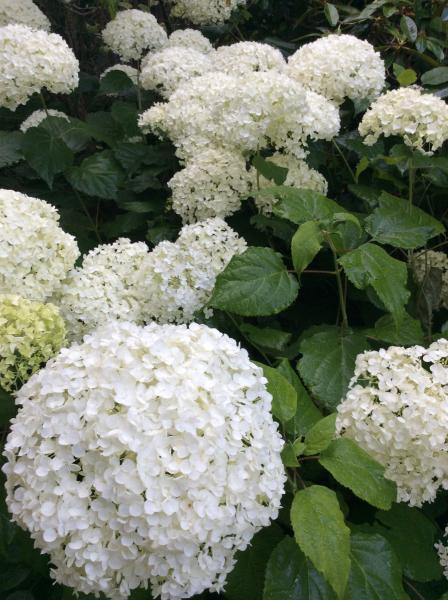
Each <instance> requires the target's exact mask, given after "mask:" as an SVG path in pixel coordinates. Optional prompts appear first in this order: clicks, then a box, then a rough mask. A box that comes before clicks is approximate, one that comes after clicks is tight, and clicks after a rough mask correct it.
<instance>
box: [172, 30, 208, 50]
mask: <svg viewBox="0 0 448 600" xmlns="http://www.w3.org/2000/svg"><path fill="white" fill-rule="evenodd" d="M174 46H177V47H181V48H191V49H192V50H197V51H198V52H203V53H204V54H209V53H210V52H213V46H212V45H211V43H210V40H209V39H208V38H206V37H205V35H203V34H202V33H201V32H200V31H198V30H197V29H176V31H173V33H172V34H171V35H170V36H169V38H168V41H167V43H166V44H165V46H164V48H172V47H174Z"/></svg>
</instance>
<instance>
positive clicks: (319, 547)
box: [291, 485, 359, 600]
mask: <svg viewBox="0 0 448 600" xmlns="http://www.w3.org/2000/svg"><path fill="white" fill-rule="evenodd" d="M291 523H292V527H293V530H294V535H295V538H296V541H297V543H298V545H299V547H300V549H301V550H302V552H303V553H304V554H305V556H307V557H308V558H309V559H310V560H311V562H312V563H313V565H314V567H316V569H317V570H318V571H320V572H321V573H323V575H324V577H325V579H326V580H327V581H328V583H329V584H330V585H331V587H332V588H333V590H334V591H335V592H336V595H337V597H338V598H344V591H345V588H346V586H347V581H348V576H349V572H350V530H349V528H348V527H347V526H346V524H345V522H344V515H343V514H342V511H341V509H340V507H339V502H338V499H337V496H336V494H335V493H334V492H333V491H332V490H329V489H328V488H326V487H323V486H320V485H313V486H311V487H308V488H306V489H304V490H300V491H299V492H297V493H296V495H295V497H294V500H293V503H292V506H291ZM358 600H359V599H358Z"/></svg>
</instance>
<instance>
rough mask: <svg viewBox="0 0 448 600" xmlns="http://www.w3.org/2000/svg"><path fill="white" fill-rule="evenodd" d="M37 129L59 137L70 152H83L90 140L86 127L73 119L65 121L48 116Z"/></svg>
mask: <svg viewBox="0 0 448 600" xmlns="http://www.w3.org/2000/svg"><path fill="white" fill-rule="evenodd" d="M38 127H39V129H46V130H47V131H48V132H49V133H50V134H51V135H56V136H57V137H59V138H60V139H61V140H62V141H63V142H65V143H66V144H67V147H68V148H70V150H71V151H72V152H79V151H80V150H83V149H84V148H85V146H86V145H87V143H88V142H89V140H90V138H91V135H90V132H89V129H88V127H87V125H86V124H85V123H84V122H83V121H80V120H79V119H75V118H73V117H70V120H69V121H67V119H64V118H62V117H54V116H49V117H47V118H46V119H44V120H43V121H42V122H41V123H40V124H39V126H38Z"/></svg>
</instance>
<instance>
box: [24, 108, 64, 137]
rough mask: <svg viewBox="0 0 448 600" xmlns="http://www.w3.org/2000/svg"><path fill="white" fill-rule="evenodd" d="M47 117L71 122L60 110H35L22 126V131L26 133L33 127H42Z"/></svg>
mask: <svg viewBox="0 0 448 600" xmlns="http://www.w3.org/2000/svg"><path fill="white" fill-rule="evenodd" d="M47 117H59V118H60V119H65V120H66V121H70V119H69V117H68V116H67V115H66V114H65V113H63V112H61V111H60V110H54V109H52V108H50V109H49V110H48V111H45V110H35V111H34V112H32V113H31V114H30V116H29V117H27V118H26V119H25V120H24V121H23V123H22V124H21V125H20V131H22V132H23V133H25V131H28V129H31V127H37V126H38V125H40V124H41V123H42V122H43V121H45V119H46V118H47Z"/></svg>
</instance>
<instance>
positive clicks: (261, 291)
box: [210, 247, 299, 317]
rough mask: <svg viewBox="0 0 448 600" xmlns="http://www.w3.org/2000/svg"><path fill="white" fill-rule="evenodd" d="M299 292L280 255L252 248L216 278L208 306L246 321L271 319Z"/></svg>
mask: <svg viewBox="0 0 448 600" xmlns="http://www.w3.org/2000/svg"><path fill="white" fill-rule="evenodd" d="M298 291H299V284H298V282H297V279H296V278H295V277H293V275H290V274H289V273H288V271H287V270H286V267H285V265H284V264H283V261H282V258H281V256H280V254H278V253H277V252H274V251H273V250H271V249H270V248H256V247H251V248H248V249H247V250H246V251H245V252H244V253H243V254H241V255H239V256H234V257H233V258H232V260H231V261H230V263H229V264H228V265H227V267H226V268H225V270H224V271H223V272H222V273H221V274H220V275H218V277H217V279H216V285H215V289H214V291H213V296H212V298H211V300H210V306H213V307H214V308H219V309H221V310H228V311H230V312H233V313H236V314H238V315H242V316H245V317H259V316H267V315H274V314H277V313H279V312H281V311H282V310H284V309H285V308H287V307H288V306H289V305H290V304H292V303H293V302H294V300H295V299H296V297H297V294H298Z"/></svg>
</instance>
